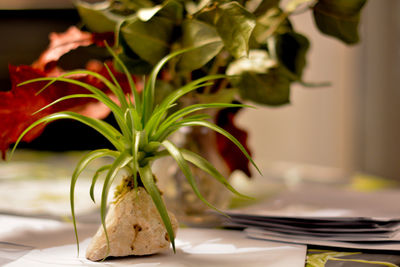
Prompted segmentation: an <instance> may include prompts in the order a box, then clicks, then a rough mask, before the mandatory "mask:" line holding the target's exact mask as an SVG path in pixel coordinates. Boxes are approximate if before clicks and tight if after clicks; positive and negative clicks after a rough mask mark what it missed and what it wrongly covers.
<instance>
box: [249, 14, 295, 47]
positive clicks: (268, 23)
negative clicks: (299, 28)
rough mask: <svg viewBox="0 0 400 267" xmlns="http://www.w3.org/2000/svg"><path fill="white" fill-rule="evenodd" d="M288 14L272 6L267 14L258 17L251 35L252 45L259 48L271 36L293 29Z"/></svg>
mask: <svg viewBox="0 0 400 267" xmlns="http://www.w3.org/2000/svg"><path fill="white" fill-rule="evenodd" d="M287 16H288V14H286V13H284V12H283V11H282V9H280V8H279V7H273V8H270V9H269V10H268V11H267V12H266V13H265V14H262V15H261V16H260V17H257V24H256V26H255V27H254V30H253V33H252V36H251V45H252V47H254V48H258V47H259V46H260V44H265V43H266V42H267V40H268V38H269V37H271V36H273V35H279V34H284V33H286V32H290V31H293V30H292V25H291V23H290V21H289V20H288V19H287Z"/></svg>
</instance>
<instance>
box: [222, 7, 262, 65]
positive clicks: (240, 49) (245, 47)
mask: <svg viewBox="0 0 400 267" xmlns="http://www.w3.org/2000/svg"><path fill="white" fill-rule="evenodd" d="M219 9H220V10H221V12H220V17H219V19H218V22H217V24H216V26H217V31H218V33H219V35H220V36H221V38H222V40H223V42H224V44H225V48H226V49H227V50H228V51H229V52H230V53H231V54H232V55H233V56H234V57H235V58H240V57H245V56H247V54H248V51H249V40H250V36H251V33H252V31H253V29H254V27H255V26H256V21H255V17H254V16H253V14H251V13H250V12H248V11H247V10H246V9H245V8H244V7H242V6H241V5H240V4H239V3H238V2H236V1H230V2H228V3H226V4H223V5H220V6H219Z"/></svg>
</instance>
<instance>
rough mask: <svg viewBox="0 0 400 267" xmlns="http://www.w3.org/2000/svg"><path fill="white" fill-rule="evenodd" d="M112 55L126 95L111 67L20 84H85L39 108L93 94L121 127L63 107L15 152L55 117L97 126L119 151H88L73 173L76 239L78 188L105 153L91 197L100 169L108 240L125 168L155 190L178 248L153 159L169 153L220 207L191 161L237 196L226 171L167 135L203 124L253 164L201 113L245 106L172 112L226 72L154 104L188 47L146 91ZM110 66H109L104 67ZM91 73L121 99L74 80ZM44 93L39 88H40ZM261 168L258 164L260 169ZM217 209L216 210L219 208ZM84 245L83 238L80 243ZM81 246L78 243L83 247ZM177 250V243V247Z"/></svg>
mask: <svg viewBox="0 0 400 267" xmlns="http://www.w3.org/2000/svg"><path fill="white" fill-rule="evenodd" d="M108 49H109V51H110V53H111V54H112V55H113V56H114V59H115V62H116V63H117V64H119V67H120V68H121V69H123V71H124V73H125V75H126V77H127V79H128V81H129V86H130V92H131V93H130V95H129V96H128V97H126V96H125V94H124V90H123V88H121V86H120V84H119V83H118V81H117V79H116V78H115V76H114V75H113V73H112V72H111V71H110V70H109V69H108V74H109V76H110V77H111V80H108V79H107V78H105V77H104V76H102V75H100V74H98V73H95V72H91V71H87V70H78V71H72V72H69V73H66V74H64V75H61V76H59V77H54V78H53V77H45V78H37V79H33V80H29V81H26V82H23V83H21V84H20V85H26V84H30V83H35V82H42V81H47V82H48V83H47V85H46V86H45V87H44V88H43V89H42V90H41V91H43V90H45V89H46V88H48V87H49V86H51V85H52V84H53V83H58V82H65V83H71V84H75V85H78V86H81V87H82V88H85V89H86V90H87V91H88V93H87V94H72V95H68V96H64V97H61V98H59V99H57V100H55V101H54V102H53V103H50V104H49V105H47V106H45V107H43V108H42V109H40V110H39V111H37V112H40V111H41V110H43V109H46V108H49V107H51V106H53V105H55V104H56V103H58V102H61V101H65V100H68V99H74V98H94V99H96V100H98V101H100V102H102V103H103V104H105V105H106V106H107V107H108V108H109V109H110V110H111V111H112V113H113V115H114V117H115V120H116V122H117V124H118V128H116V127H113V126H112V125H110V124H108V123H107V122H104V121H102V120H98V119H94V118H90V117H86V116H83V115H81V114H79V113H75V112H71V111H63V112H57V113H53V114H51V115H48V116H45V117H43V118H41V119H39V120H37V121H36V122H34V123H33V124H31V125H30V126H29V127H28V128H27V129H26V130H25V131H24V132H23V133H22V134H21V135H20V136H19V138H18V140H17V142H16V144H15V146H14V149H13V150H12V152H11V153H13V151H14V150H15V148H16V146H17V145H18V143H19V142H20V141H21V140H22V138H23V137H24V136H25V135H26V134H27V133H28V132H29V131H31V130H32V129H33V128H35V127H36V126H38V125H40V124H46V123H49V122H52V121H55V120H60V119H72V120H76V121H79V122H81V123H83V124H86V125H87V126H89V127H91V128H93V129H94V130H96V131H97V132H99V133H100V134H102V135H103V136H104V137H105V138H106V139H107V140H108V141H109V142H110V143H111V144H112V145H113V146H114V147H115V150H110V149H98V150H94V151H91V152H89V153H88V154H86V155H85V156H84V157H83V158H82V159H81V160H80V161H79V163H78V164H77V166H76V168H75V170H74V173H73V175H72V178H71V188H70V200H71V203H70V204H71V213H72V217H73V223H74V228H75V234H76V239H77V242H78V236H77V233H76V220H75V205H74V198H75V186H76V182H77V179H78V177H79V175H80V174H81V173H82V171H84V169H85V168H86V167H87V166H88V164H90V163H91V162H92V161H94V160H96V159H98V158H101V157H110V158H112V159H113V162H112V163H111V164H110V165H105V166H102V167H100V168H99V169H98V170H97V171H96V173H95V175H94V176H93V179H92V185H91V188H90V196H91V198H92V200H93V201H95V198H94V194H93V192H94V188H95V185H96V183H98V177H99V175H100V174H101V173H103V172H104V173H105V174H106V175H105V179H104V182H103V184H102V194H101V205H100V207H101V211H100V213H101V221H102V225H103V227H104V231H105V233H106V237H107V240H108V235H107V230H106V225H105V215H106V207H107V199H108V194H109V191H110V188H111V185H112V184H113V181H114V180H115V178H116V176H117V174H118V172H119V171H120V170H121V169H126V170H127V171H128V172H129V173H130V175H131V179H132V183H133V185H134V187H137V186H138V185H139V184H140V185H143V186H144V188H145V189H146V191H147V192H148V193H149V194H150V196H151V198H152V200H153V202H154V204H155V206H156V208H157V210H158V212H159V214H160V216H161V218H162V220H163V222H164V225H165V227H166V229H167V232H168V235H169V239H170V240H171V243H172V245H173V247H174V233H173V229H172V225H171V221H170V218H169V216H168V212H167V210H166V207H165V204H164V202H163V200H162V198H161V195H160V192H159V190H158V188H157V186H156V183H155V178H154V176H153V172H152V170H151V166H152V163H153V162H154V161H155V160H157V159H159V158H161V157H165V156H171V157H172V158H173V159H174V160H175V161H176V163H177V164H178V166H179V167H180V169H181V170H182V172H183V173H184V175H185V176H186V178H187V180H188V182H189V184H190V186H191V187H192V189H193V191H194V193H195V194H196V195H197V197H198V198H199V199H201V200H202V201H203V202H204V203H205V204H206V205H208V206H209V207H210V208H213V209H216V208H215V207H214V206H213V205H212V204H211V203H209V202H208V201H207V200H206V199H204V197H203V196H202V195H201V193H200V191H199V190H198V187H197V185H196V183H195V179H194V177H193V174H192V172H191V170H190V168H189V164H193V165H195V166H197V167H198V168H200V169H201V170H203V171H204V172H206V173H208V174H210V175H211V176H212V177H214V178H215V179H217V180H218V181H219V182H220V183H221V184H223V185H224V186H225V187H226V188H227V189H229V190H230V191H232V192H233V193H235V194H238V195H240V196H241V194H240V193H238V192H237V191H236V190H235V189H234V188H233V187H232V186H231V185H230V184H229V183H228V181H227V180H226V178H225V177H224V176H223V175H221V173H220V172H219V171H218V170H217V169H216V168H214V167H213V165H212V164H211V163H210V162H208V161H207V160H206V159H204V158H202V157H201V156H200V155H198V154H196V153H193V152H191V151H189V150H185V149H182V148H179V147H177V146H176V145H175V144H174V143H173V142H171V141H169V140H168V137H169V136H170V135H171V134H173V133H174V132H176V131H178V130H179V129H181V128H183V127H194V126H201V127H207V128H209V129H211V130H213V131H216V132H218V133H219V134H221V135H223V136H225V137H226V138H228V139H229V140H231V141H232V142H233V143H234V144H235V145H236V146H237V147H238V148H239V149H240V150H241V151H242V152H243V154H244V155H245V156H246V157H247V158H248V159H249V160H250V161H251V162H252V164H253V165H254V166H256V165H255V163H254V162H253V160H252V159H251V158H250V155H249V154H248V153H247V151H246V150H245V148H244V147H243V146H242V144H241V143H240V142H239V141H238V140H237V139H236V138H235V137H233V136H232V135H231V134H230V133H228V132H226V131H225V130H223V129H222V128H220V127H219V126H217V125H216V124H214V123H212V122H210V121H209V120H208V119H209V116H208V115H205V114H201V113H200V114H199V113H198V112H199V111H202V110H205V109H210V108H231V107H236V108H238V107H246V105H242V104H227V103H207V104H205V103H203V104H194V105H190V106H186V107H183V108H178V109H174V110H172V109H171V108H172V107H174V106H176V102H177V101H178V100H179V99H180V98H181V97H182V96H184V95H186V94H188V93H190V92H193V91H195V90H196V89H198V88H201V87H204V86H209V85H210V84H212V81H214V80H216V79H221V78H224V77H225V76H224V75H219V74H217V75H209V76H204V77H202V78H200V79H197V80H193V81H191V82H190V83H188V84H185V85H184V86H182V87H180V88H179V89H177V90H175V91H173V92H172V93H171V94H169V95H167V96H166V97H165V98H164V99H163V100H162V101H161V102H160V103H159V104H157V105H156V104H155V103H154V102H155V101H154V99H155V90H156V79H157V76H158V74H159V72H160V70H161V69H162V68H163V66H164V65H165V64H166V63H167V62H168V61H169V60H171V59H173V58H175V57H176V56H178V55H180V54H183V53H185V52H188V51H189V50H180V51H177V52H175V53H172V54H170V55H167V56H166V57H164V58H163V59H162V60H161V61H159V62H158V63H157V64H156V65H155V67H154V68H153V70H152V71H151V73H150V75H149V76H148V79H147V82H146V84H145V86H144V89H143V90H142V91H141V92H140V93H139V92H138V91H137V89H136V87H135V83H134V82H133V80H132V76H131V74H130V73H129V71H128V69H127V67H126V66H125V65H124V64H123V62H122V61H121V60H120V59H119V57H118V56H117V55H116V54H115V53H114V51H113V50H111V49H110V48H108ZM105 66H106V67H107V65H105ZM77 74H79V75H82V74H83V75H89V76H92V77H94V78H96V79H98V80H99V81H101V82H102V83H104V85H106V86H107V87H108V88H109V89H110V91H111V92H112V93H113V94H114V95H115V96H116V98H117V100H113V99H112V98H110V97H109V96H108V95H107V94H105V93H104V92H103V91H101V90H100V89H98V88H96V87H95V86H93V85H90V84H87V83H84V82H81V81H79V80H75V79H72V78H71V76H73V75H77ZM38 93H40V92H38ZM256 168H257V167H256ZM216 210H217V209H216ZM78 245H79V242H78ZM78 249H79V247H78ZM174 249H175V247H174Z"/></svg>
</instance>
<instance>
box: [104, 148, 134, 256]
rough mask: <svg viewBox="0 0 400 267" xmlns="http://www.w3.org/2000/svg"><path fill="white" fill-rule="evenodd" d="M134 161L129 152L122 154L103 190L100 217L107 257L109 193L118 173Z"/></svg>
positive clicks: (109, 172) (112, 167) (108, 248)
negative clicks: (105, 241)
mask: <svg viewBox="0 0 400 267" xmlns="http://www.w3.org/2000/svg"><path fill="white" fill-rule="evenodd" d="M132 159H133V158H132V156H131V155H129V152H128V151H126V150H125V151H124V152H122V153H121V154H119V156H118V157H117V158H116V159H115V160H114V162H113V163H112V164H111V167H110V169H109V170H108V172H107V175H106V178H105V179H104V184H103V190H102V193H101V204H100V217H101V224H102V226H103V230H104V234H105V236H106V240H107V256H108V254H109V251H110V246H109V239H108V233H107V228H106V209H107V200H108V193H109V191H110V187H111V184H112V183H113V181H114V179H115V176H116V175H117V174H118V172H119V171H120V170H121V169H122V168H124V167H125V166H126V165H128V164H129V162H131V161H132ZM107 256H106V257H107Z"/></svg>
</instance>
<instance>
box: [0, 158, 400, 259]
mask: <svg viewBox="0 0 400 267" xmlns="http://www.w3.org/2000/svg"><path fill="white" fill-rule="evenodd" d="M80 155H81V153H74V152H71V153H63V154H47V153H36V152H23V153H19V154H18V153H17V154H16V157H15V158H14V161H12V162H8V163H0V265H2V264H3V265H5V266H54V263H55V262H56V263H57V265H58V266H62V265H64V264H66V265H68V263H70V264H73V265H76V266H88V265H91V264H92V263H91V262H89V261H86V260H85V259H84V257H83V254H84V253H83V252H82V251H83V249H84V247H85V246H86V245H87V244H88V240H89V239H88V238H89V237H90V236H91V235H92V234H93V233H94V232H95V231H96V229H97V227H98V222H96V223H93V220H91V219H85V218H86V217H85V216H83V215H85V214H88V213H90V212H91V211H93V204H92V203H91V201H90V198H89V197H87V198H86V199H85V198H81V199H78V200H77V201H78V203H77V207H79V210H78V213H80V214H81V215H82V216H81V219H82V221H81V222H82V223H81V225H80V236H81V240H83V242H82V244H81V248H83V249H82V251H81V254H80V256H79V257H76V246H75V240H74V235H73V230H72V225H71V223H70V222H68V223H66V222H65V221H63V220H64V219H65V216H66V215H69V193H68V190H69V176H70V171H71V166H74V164H75V163H76V162H77V160H78V159H79V156H80ZM99 164H101V163H99ZM54 167H57V169H56V171H55V170H54ZM93 169H96V166H93ZM85 175H86V176H87V177H90V175H91V170H89V171H88V172H87V173H86V174H84V176H85ZM28 176H29V178H27V177H28ZM89 181H90V180H88V179H85V177H83V178H82V179H81V181H80V183H81V186H80V187H79V188H84V190H83V189H82V192H81V191H79V192H77V195H79V196H81V195H82V196H83V195H85V196H86V195H88V193H87V190H86V189H87V188H88V187H90V182H89ZM256 187H258V188H259V189H260V190H261V191H262V190H263V189H266V188H267V189H266V190H267V191H268V190H271V189H272V190H274V189H276V184H275V183H274V184H272V185H271V184H268V185H265V184H264V185H263V186H258V185H256ZM278 187H279V188H281V187H280V186H278ZM78 190H81V189H78ZM89 218H91V217H90V216H89ZM177 247H178V250H177V251H178V253H177V254H176V255H173V254H172V252H171V251H170V252H168V253H164V254H160V255H156V256H151V257H140V258H139V259H138V258H135V257H128V258H124V259H112V260H108V261H105V262H101V263H96V265H100V266H103V265H104V266H125V265H127V264H129V265H130V266H135V265H132V264H136V265H137V266H178V267H179V266H249V267H250V266H297V265H299V266H304V262H305V261H306V247H305V246H301V245H294V244H289V243H279V242H269V241H261V240H254V239H249V238H247V237H246V236H245V234H244V233H243V232H240V231H232V230H230V231H227V230H216V229H199V228H188V229H180V234H179V235H178V239H177ZM321 249H322V250H321ZM328 250H329V251H327V250H326V248H319V247H308V251H307V255H308V257H309V258H310V259H313V258H319V259H324V258H326V257H327V255H336V256H337V257H340V258H343V259H360V260H365V261H383V262H388V263H392V264H393V265H386V266H397V265H400V256H399V255H395V254H394V253H391V252H384V251H380V252H378V251H357V250H351V251H349V250H345V249H341V248H329V249H328ZM338 252H340V254H337V253H338ZM350 252H351V253H350ZM354 252H361V253H354ZM332 253H336V254H332ZM138 261H139V262H138ZM299 262H300V263H299ZM160 264H162V265H160ZM69 266H70V265H69ZM312 266H315V267H320V266H327V267H333V266H382V265H371V264H370V263H365V262H354V261H334V260H329V261H327V263H326V264H325V265H324V264H322V265H310V267H312Z"/></svg>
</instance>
